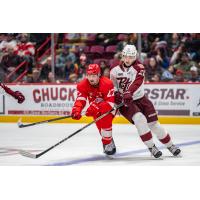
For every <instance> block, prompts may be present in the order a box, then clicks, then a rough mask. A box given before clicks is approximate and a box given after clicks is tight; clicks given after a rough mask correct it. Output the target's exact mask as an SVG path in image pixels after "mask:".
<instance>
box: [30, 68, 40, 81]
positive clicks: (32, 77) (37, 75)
mask: <svg viewBox="0 0 200 200" xmlns="http://www.w3.org/2000/svg"><path fill="white" fill-rule="evenodd" d="M27 82H28V83H39V82H41V79H40V70H38V69H37V68H34V69H33V73H32V74H31V75H29V77H28V78H27Z"/></svg>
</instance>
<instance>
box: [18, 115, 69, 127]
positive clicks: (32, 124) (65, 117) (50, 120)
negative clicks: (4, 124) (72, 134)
mask: <svg viewBox="0 0 200 200" xmlns="http://www.w3.org/2000/svg"><path fill="white" fill-rule="evenodd" d="M70 117H71V115H69V116H63V117H58V118H54V119H48V120H44V121H40V122H34V123H31V124H20V125H19V128H25V127H28V126H34V125H39V124H44V123H49V122H54V121H58V120H62V119H67V118H70Z"/></svg>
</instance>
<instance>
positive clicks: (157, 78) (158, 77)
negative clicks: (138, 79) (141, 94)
mask: <svg viewBox="0 0 200 200" xmlns="http://www.w3.org/2000/svg"><path fill="white" fill-rule="evenodd" d="M150 82H160V74H155V75H154V76H153V77H152V78H151V80H150Z"/></svg>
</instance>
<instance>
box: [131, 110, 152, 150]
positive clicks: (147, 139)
mask: <svg viewBox="0 0 200 200" xmlns="http://www.w3.org/2000/svg"><path fill="white" fill-rule="evenodd" d="M132 119H133V121H134V124H135V126H136V128H137V130H138V133H139V135H140V138H141V139H142V141H143V142H144V144H145V145H146V146H147V147H148V148H151V147H153V146H154V142H153V139H152V134H151V131H150V129H149V127H148V124H147V119H146V117H145V116H144V115H143V114H142V113H141V112H138V113H136V114H135V115H133V117H132Z"/></svg>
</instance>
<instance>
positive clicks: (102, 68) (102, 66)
mask: <svg viewBox="0 0 200 200" xmlns="http://www.w3.org/2000/svg"><path fill="white" fill-rule="evenodd" d="M99 66H100V68H101V70H104V69H105V68H106V67H107V64H106V61H105V60H102V61H101V62H100V64H99Z"/></svg>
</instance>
